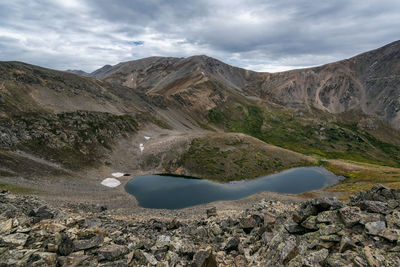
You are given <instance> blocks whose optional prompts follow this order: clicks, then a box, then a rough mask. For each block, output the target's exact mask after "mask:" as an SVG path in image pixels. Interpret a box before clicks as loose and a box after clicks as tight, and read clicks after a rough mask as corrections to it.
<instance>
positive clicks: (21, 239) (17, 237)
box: [3, 233, 29, 246]
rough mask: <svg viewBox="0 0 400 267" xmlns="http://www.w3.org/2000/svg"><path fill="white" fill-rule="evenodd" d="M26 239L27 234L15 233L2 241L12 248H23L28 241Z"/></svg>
mask: <svg viewBox="0 0 400 267" xmlns="http://www.w3.org/2000/svg"><path fill="white" fill-rule="evenodd" d="M28 237H29V235H27V234H21V233H16V234H11V235H6V236H4V237H3V241H4V242H5V243H6V244H9V245H12V246H23V245H25V243H26V241H27V240H28Z"/></svg>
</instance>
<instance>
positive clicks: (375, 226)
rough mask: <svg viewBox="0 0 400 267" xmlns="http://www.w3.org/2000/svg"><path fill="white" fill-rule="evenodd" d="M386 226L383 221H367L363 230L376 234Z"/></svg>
mask: <svg viewBox="0 0 400 267" xmlns="http://www.w3.org/2000/svg"><path fill="white" fill-rule="evenodd" d="M385 228H386V223H385V222H383V221H377V222H369V223H366V224H365V230H366V232H367V233H368V234H370V235H378V234H379V233H380V232H381V231H382V230H383V229H385Z"/></svg>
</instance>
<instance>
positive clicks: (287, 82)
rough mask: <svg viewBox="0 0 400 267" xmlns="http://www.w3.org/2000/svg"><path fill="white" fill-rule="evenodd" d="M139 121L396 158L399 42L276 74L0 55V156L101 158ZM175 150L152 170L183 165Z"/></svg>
mask: <svg viewBox="0 0 400 267" xmlns="http://www.w3.org/2000/svg"><path fill="white" fill-rule="evenodd" d="M149 129H152V131H153V132H157V133H158V134H160V136H164V135H173V136H179V138H183V137H182V136H184V135H185V134H186V135H187V136H190V135H196V134H201V135H203V136H204V135H206V136H207V135H213V134H216V133H218V134H222V135H223V134H224V133H227V132H240V133H244V134H246V135H250V136H253V137H256V138H258V139H259V140H262V141H264V142H266V143H270V144H273V145H276V146H280V147H282V148H285V149H289V150H292V151H295V152H300V153H302V154H306V155H311V156H315V155H317V156H318V157H323V158H342V159H351V160H355V161H363V162H369V163H377V164H385V165H390V166H400V134H399V129H400V41H397V42H394V43H391V44H388V45H386V46H384V47H382V48H379V49H376V50H373V51H369V52H366V53H363V54H361V55H358V56H355V57H353V58H350V59H346V60H342V61H339V62H335V63H330V64H326V65H323V66H320V67H314V68H307V69H299V70H292V71H286V72H280V73H260V72H254V71H249V70H245V69H241V68H237V67H233V66H230V65H228V64H225V63H223V62H221V61H219V60H216V59H214V58H211V57H207V56H193V57H189V58H172V57H149V58H144V59H139V60H134V61H128V62H122V63H119V64H117V65H115V66H111V65H106V66H104V67H102V68H100V69H98V70H96V71H94V72H92V73H86V72H84V71H80V70H68V71H66V72H62V71H55V70H50V69H45V68H41V67H38V66H33V65H29V64H26V63H21V62H0V152H1V151H8V152H7V153H11V152H12V151H16V150H18V151H25V152H27V153H31V154H34V155H36V156H39V157H41V158H45V159H46V160H49V161H50V162H56V163H61V164H62V165H63V166H67V167H68V168H73V167H75V168H80V167H84V166H92V164H106V163H107V162H108V161H110V160H107V158H108V159H111V158H112V157H113V153H115V151H116V147H117V146H118V144H119V145H121V142H122V141H121V140H128V139H129V138H133V139H132V140H136V139H134V138H136V137H137V136H138V134H139V133H141V132H143V131H149ZM135 136H136V137H135ZM177 138H178V137H177ZM230 138H231V137H230ZM218 140H219V139H218ZM129 142H130V143H129ZM129 142H128V145H126V146H125V147H124V148H127V147H129V146H132V147H133V145H132V144H133V143H134V142H136V141H129ZM129 144H130V145H129ZM136 146H137V144H136V143H135V149H136V150H137V148H136ZM120 149H122V148H121V147H120ZM169 149H171V148H170V147H169ZM186 149H187V147H186ZM136 150H135V151H136ZM184 150H185V149H184V148H182V147H180V148H179V149H178V150H176V151H179V153H178V152H176V153H177V154H176V157H175V158H168V157H167V156H165V157H164V156H163V157H161V158H160V162H158V163H157V164H158V165H157V166H158V167H157V168H160V170H161V169H164V170H168V168H170V167H171V166H172V165H173V166H174V168H172V167H171V168H172V169H169V170H172V171H175V170H177V169H180V168H181V167H182V168H185V166H186V165H185V162H186V161H185V160H187V159H188V158H187V157H186V158H185V157H183V156H182V153H183V151H184ZM10 151H11V152H10ZM171 151H173V150H170V151H169V152H171ZM4 153H5V152H4ZM127 153H128V152H127ZM135 153H136V152H135ZM1 155H2V154H1V153H0V157H1ZM4 155H5V154H4ZM4 155H3V156H4ZM7 155H8V157H10V154H7ZM243 155H245V154H243ZM114 156H115V155H114ZM4 157H5V156H4ZM18 157H20V155H18ZM82 157H85V158H90V160H88V161H87V162H86V161H82V160H81V159H82ZM121 157H122V156H121ZM125 157H126V156H125ZM16 158H17V156H15V158H14V159H16ZM0 159H1V158H0ZM167 159H168V164H167V163H165V162H164V163H165V164H164V163H163V161H166V160H167ZM121 161H122V159H121ZM191 162H192V163H193V161H191ZM237 162H238V164H239V165H240V164H242V163H240V161H237ZM147 163H148V162H147ZM147 163H146V164H147ZM107 164H113V163H112V162H111V163H110V162H108V163H107ZM121 164H122V163H121ZM129 164H133V163H127V165H126V166H131V165H129ZM135 164H139V163H135ZM143 164H144V165H145V163H143ZM143 164H142V165H140V164H139V165H140V166H139V165H138V166H137V168H142V167H143V166H144V165H143ZM152 164H156V163H154V162H153V163H152ZM210 164H211V163H210ZM212 164H214V163H212ZM239 165H238V166H239ZM278 165H279V164H278ZM278 165H277V166H278ZM12 166H13V165H12V164H11V165H10V164H9V165H7V166H3V168H4V171H8V172H15V171H17V170H15V168H14V167H12ZM135 166H136V165H135ZM168 166H169V167H168ZM186 167H187V166H186ZM218 168H219V169H218V170H219V171H220V172H221V171H222V172H223V171H224V168H223V167H218ZM221 168H222V169H221ZM213 170H214V169H213ZM257 172H258V174H259V173H260V170H258V171H257ZM189 174H190V173H189ZM200 175H201V174H200ZM208 175H210V174H208Z"/></svg>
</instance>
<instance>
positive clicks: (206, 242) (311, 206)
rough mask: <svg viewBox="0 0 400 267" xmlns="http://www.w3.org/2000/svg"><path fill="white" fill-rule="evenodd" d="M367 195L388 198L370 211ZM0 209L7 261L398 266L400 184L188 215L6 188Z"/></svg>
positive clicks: (1, 245) (0, 250)
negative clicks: (151, 215) (68, 201)
mask: <svg viewBox="0 0 400 267" xmlns="http://www.w3.org/2000/svg"><path fill="white" fill-rule="evenodd" d="M368 201H369V202H368ZM365 202H367V203H370V204H371V202H374V204H377V203H375V202H380V203H383V204H378V205H372V207H373V209H372V210H371V205H370V204H368V205H365ZM376 207H379V209H375V208H376ZM76 212H78V213H76ZM0 214H1V215H0V265H4V266H55V265H58V266H203V267H205V266H209V267H211V266H332V267H333V266H399V265H400V247H399V243H400V241H399V240H400V223H399V222H400V220H399V218H400V190H392V189H390V188H387V187H384V186H381V185H376V186H375V187H373V188H372V189H371V190H368V191H364V192H361V193H360V194H358V195H356V196H354V197H353V198H352V199H351V201H350V202H349V203H348V204H345V203H343V202H341V201H338V200H337V199H335V198H322V199H313V200H308V201H305V202H303V203H301V204H295V203H282V202H277V201H265V200H263V201H261V202H260V203H257V204H254V205H253V207H252V208H251V209H247V210H244V211H242V212H240V213H237V214H236V213H235V214H230V215H229V216H226V215H219V214H218V213H217V212H216V211H215V209H211V210H209V211H208V213H207V214H204V216H203V217H202V218H199V219H189V220H188V219H185V218H174V219H172V220H171V219H168V218H164V219H163V220H160V219H148V218H132V217H121V216H114V215H112V214H111V213H108V214H106V213H104V210H103V211H101V210H98V211H96V210H92V211H91V212H88V211H86V212H85V211H83V210H77V209H76V207H74V208H73V209H69V208H68V207H64V208H62V209H60V208H57V209H56V208H53V207H51V206H49V205H47V204H46V203H44V202H43V201H41V200H38V199H37V198H35V197H32V196H18V195H13V194H10V193H8V192H6V191H3V192H1V193H0Z"/></svg>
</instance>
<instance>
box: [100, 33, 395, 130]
mask: <svg viewBox="0 0 400 267" xmlns="http://www.w3.org/2000/svg"><path fill="white" fill-rule="evenodd" d="M94 73H98V71H96V72H94ZM399 73H400V41H398V42H394V43H391V44H389V45H386V46H384V47H382V48H379V49H376V50H373V51H370V52H366V53H364V54H361V55H358V56H355V57H353V58H350V59H347V60H343V61H339V62H335V63H331V64H326V65H324V66H321V67H315V68H308V69H300V70H293V71H287V72H281V73H257V72H253V71H248V70H244V69H241V68H236V67H232V66H230V65H227V64H225V63H223V62H221V61H218V60H216V59H213V58H210V57H206V56H194V57H189V58H160V57H152V58H146V59H141V60H135V61H129V62H123V63H119V64H117V65H115V66H113V67H111V66H109V67H108V68H107V72H103V73H102V75H97V74H96V75H95V77H97V78H102V79H103V80H106V81H109V82H111V83H114V84H121V85H124V86H127V87H130V88H133V89H135V90H138V91H141V92H145V93H147V94H151V95H162V96H164V97H175V98H183V99H185V100H188V101H190V104H192V105H194V104H195V103H196V101H197V100H199V98H203V99H204V97H205V96H207V97H209V98H210V94H205V95H198V96H197V97H195V98H194V99H186V97H185V94H194V95H196V94H198V93H197V92H196V87H201V86H202V85H205V86H204V87H208V86H207V85H206V82H208V83H212V84H218V85H219V86H220V87H222V88H223V90H224V91H230V92H233V93H234V94H236V95H240V96H246V97H256V98H259V99H262V100H265V101H269V102H272V103H276V104H280V105H283V106H287V107H293V108H299V109H305V110H309V109H310V108H317V109H319V110H324V111H328V112H330V113H341V112H346V111H349V110H360V111H362V112H363V113H365V114H367V115H372V116H376V117H378V118H380V119H382V120H383V121H386V122H388V123H390V124H391V125H392V126H393V127H394V128H396V129H400V76H399ZM201 90H202V91H204V90H207V89H204V88H202V89H201ZM214 104H215V105H218V104H219V103H214ZM213 106H214V105H213V104H212V103H209V104H208V105H205V106H202V109H204V108H205V109H207V110H209V109H212V108H213Z"/></svg>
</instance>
